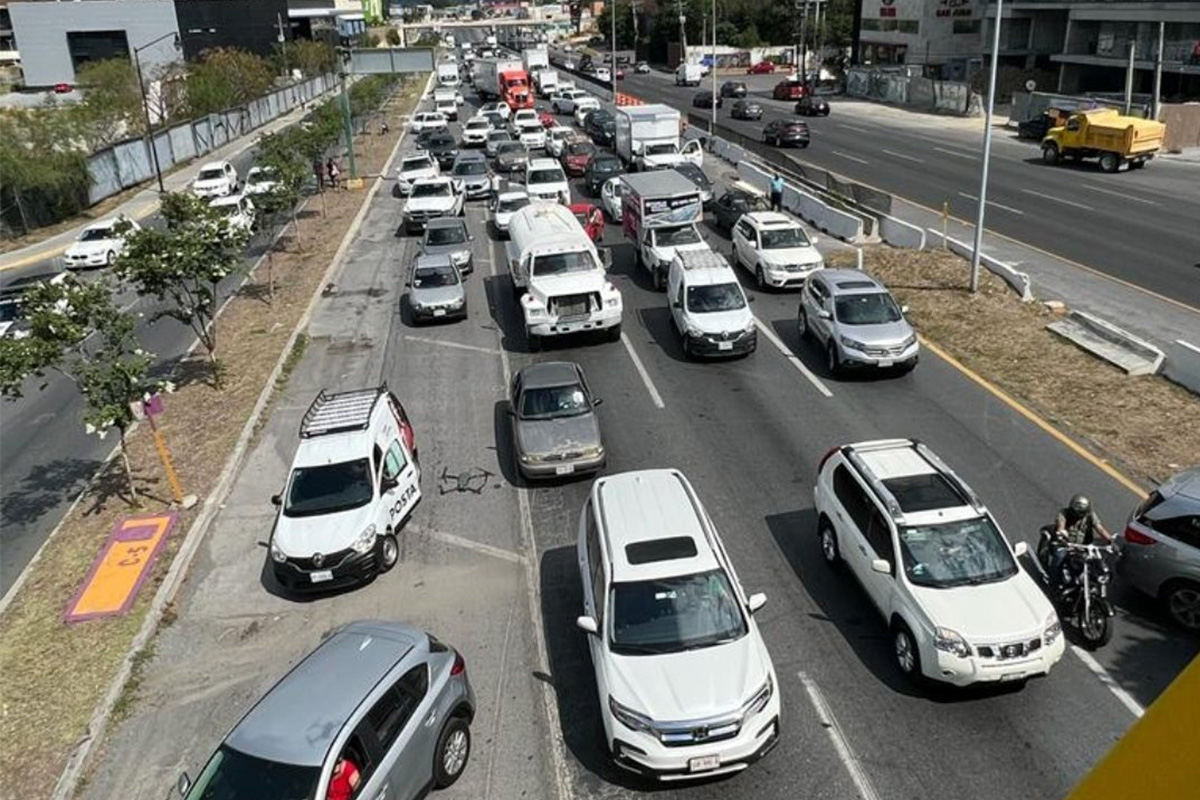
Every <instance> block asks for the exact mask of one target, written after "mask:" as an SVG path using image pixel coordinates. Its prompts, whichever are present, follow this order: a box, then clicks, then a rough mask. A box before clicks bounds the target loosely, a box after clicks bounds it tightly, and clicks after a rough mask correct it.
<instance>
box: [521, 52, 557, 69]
mask: <svg viewBox="0 0 1200 800" xmlns="http://www.w3.org/2000/svg"><path fill="white" fill-rule="evenodd" d="M521 60H522V61H523V62H524V64H525V71H526V72H528V73H529V74H531V75H532V74H533V73H535V72H537V71H538V70H539V69H546V68H547V67H549V66H550V51H549V50H547V49H546V48H544V47H530V48H527V49H526V50H525V51H524V52H523V53H522V54H521Z"/></svg>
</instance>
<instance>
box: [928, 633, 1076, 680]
mask: <svg viewBox="0 0 1200 800" xmlns="http://www.w3.org/2000/svg"><path fill="white" fill-rule="evenodd" d="M1026 638H1027V639H1028V640H1030V641H1033V640H1034V639H1035V638H1037V637H1033V636H1030V637H1026ZM1037 641H1039V642H1041V641H1042V640H1041V639H1040V638H1037ZM982 649H983V648H981V647H978V646H976V647H973V648H972V655H971V656H968V657H967V658H959V657H958V656H957V655H955V654H953V653H947V652H945V651H944V650H938V649H936V648H934V646H933V644H932V643H924V642H922V644H921V666H922V670H923V671H924V673H925V677H927V678H929V679H931V680H935V681H938V682H941V683H948V684H950V685H952V686H959V687H962V686H970V685H971V684H975V683H1001V682H1009V681H1019V680H1024V679H1026V678H1032V677H1036V676H1039V675H1046V674H1049V672H1050V668H1051V667H1053V666H1054V665H1055V664H1057V663H1058V662H1059V660H1060V659H1061V658H1062V656H1063V652H1064V651H1065V649H1066V637H1064V636H1063V634H1061V633H1060V634H1059V635H1058V638H1057V639H1055V640H1054V643H1053V644H1050V645H1041V646H1039V647H1038V648H1037V649H1036V650H1034V651H1033V652H1031V653H1028V654H1026V655H1023V656H1017V657H1013V658H1007V659H1000V658H997V657H995V656H994V655H993V656H992V657H985V656H983V655H980V651H981V650H982ZM990 649H991V650H992V651H993V652H995V651H996V650H997V649H998V645H992V646H990Z"/></svg>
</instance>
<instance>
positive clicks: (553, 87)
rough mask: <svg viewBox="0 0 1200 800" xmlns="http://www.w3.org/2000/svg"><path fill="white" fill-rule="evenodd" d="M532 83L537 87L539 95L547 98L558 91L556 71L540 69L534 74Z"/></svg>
mask: <svg viewBox="0 0 1200 800" xmlns="http://www.w3.org/2000/svg"><path fill="white" fill-rule="evenodd" d="M533 82H534V84H535V85H536V86H537V93H538V94H539V95H541V96H542V97H549V96H550V95H552V94H554V93H555V92H556V91H558V85H559V82H558V71H557V70H553V69H549V68H545V69H540V70H538V71H537V72H536V73H534V76H533Z"/></svg>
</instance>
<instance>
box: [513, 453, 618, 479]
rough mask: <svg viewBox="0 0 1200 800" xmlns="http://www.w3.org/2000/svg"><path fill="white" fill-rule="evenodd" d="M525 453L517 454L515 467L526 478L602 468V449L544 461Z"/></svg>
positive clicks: (556, 476)
mask: <svg viewBox="0 0 1200 800" xmlns="http://www.w3.org/2000/svg"><path fill="white" fill-rule="evenodd" d="M528 458H529V457H528V456H526V455H523V454H521V455H518V457H517V469H518V470H520V472H521V475H523V476H524V477H526V478H563V477H567V476H570V475H585V474H587V473H590V472H597V471H599V470H601V469H603V468H604V462H605V454H604V449H603V448H601V449H600V453H599V454H598V455H594V456H581V455H577V454H572V453H567V454H565V456H564V457H560V458H554V457H551V460H546V461H530V460H528Z"/></svg>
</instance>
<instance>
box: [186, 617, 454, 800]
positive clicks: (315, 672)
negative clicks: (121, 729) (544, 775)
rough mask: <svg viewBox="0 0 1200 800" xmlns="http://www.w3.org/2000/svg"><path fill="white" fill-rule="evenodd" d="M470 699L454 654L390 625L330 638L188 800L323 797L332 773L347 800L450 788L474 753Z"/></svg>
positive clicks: (245, 722) (250, 719) (228, 744)
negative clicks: (348, 775) (342, 775)
mask: <svg viewBox="0 0 1200 800" xmlns="http://www.w3.org/2000/svg"><path fill="white" fill-rule="evenodd" d="M474 715H475V695H474V692H473V691H472V690H471V684H470V681H468V680H467V671H466V664H465V663H464V661H463V658H462V656H461V655H459V654H458V653H457V652H455V651H454V650H453V649H452V648H450V647H448V646H446V645H444V644H442V643H441V642H439V641H438V640H437V639H435V638H434V637H433V636H431V635H429V634H427V633H425V632H423V631H421V630H419V629H417V628H414V627H412V626H411V625H405V624H403V623H398V622H383V621H364V622H354V623H351V624H349V625H347V626H345V627H343V628H340V629H339V630H337V631H336V632H335V633H333V634H332V635H331V636H330V637H329V638H328V639H326V640H325V641H324V642H322V643H321V645H320V646H319V647H317V649H316V650H314V651H313V652H312V653H310V654H309V655H308V656H306V657H305V658H304V660H302V661H301V662H300V663H299V664H297V665H296V666H295V667H294V668H293V669H292V671H291V672H289V673H288V674H287V675H285V676H284V677H283V678H282V679H281V680H280V681H279V682H278V683H277V684H275V686H274V687H272V688H271V690H270V691H269V692H267V693H266V694H265V695H263V697H262V698H261V699H260V700H259V701H258V702H257V703H255V704H254V706H253V707H252V708H251V709H250V710H249V711H248V712H246V715H245V716H244V717H242V719H241V721H240V722H238V724H237V725H235V726H234V728H233V730H232V731H230V732H229V735H228V736H226V737H225V740H224V741H223V742H222V743H221V746H220V747H218V748H217V751H216V752H215V753H214V754H213V755H212V757H211V758H210V759H209V760H208V763H207V764H205V765H204V769H203V770H201V772H200V775H199V776H198V777H197V778H196V780H195V782H193V781H192V780H191V779H190V778H189V777H188V775H187V773H184V775H183V776H182V777H181V778H180V779H179V785H178V787H177V788H178V789H179V793H180V794H181V795H182V796H183V797H184V798H185V800H209V798H223V797H247V798H250V797H254V798H267V797H275V798H285V797H286V798H324V797H326V796H327V794H328V789H329V784H330V782H331V780H332V779H333V774H334V771H335V769H336V768H337V767H338V765H339V762H342V761H345V762H347V764H348V765H353V769H354V770H356V771H357V773H358V776H359V781H358V787H357V790H356V791H355V795H354V796H355V797H362V798H367V799H368V800H371V799H372V798H377V797H386V798H388V799H389V800H413V799H414V798H417V797H424V796H425V793H426V792H427V791H428V790H429V789H430V788H434V787H436V788H444V787H446V786H449V785H450V784H452V783H454V782H455V781H456V780H458V778H459V776H461V775H462V773H463V770H464V769H466V766H467V759H468V758H469V757H470V752H471V732H470V727H469V726H470V723H471V720H472V719H473V717H474Z"/></svg>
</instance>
